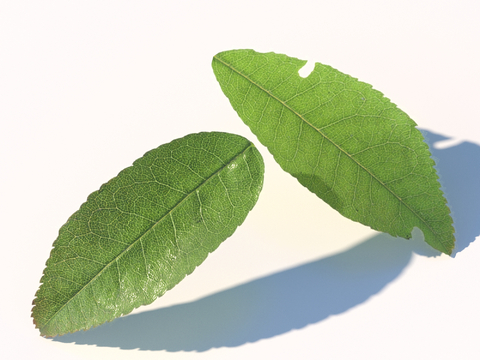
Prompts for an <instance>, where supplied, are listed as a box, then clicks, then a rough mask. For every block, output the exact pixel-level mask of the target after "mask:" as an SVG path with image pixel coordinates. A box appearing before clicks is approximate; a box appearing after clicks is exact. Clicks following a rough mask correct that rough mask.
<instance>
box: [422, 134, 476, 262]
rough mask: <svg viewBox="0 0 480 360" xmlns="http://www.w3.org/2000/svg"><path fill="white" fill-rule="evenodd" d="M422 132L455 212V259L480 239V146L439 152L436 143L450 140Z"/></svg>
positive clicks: (468, 144)
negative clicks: (477, 238) (476, 239)
mask: <svg viewBox="0 0 480 360" xmlns="http://www.w3.org/2000/svg"><path fill="white" fill-rule="evenodd" d="M421 131H422V134H423V135H424V137H425V140H426V142H427V143H428V144H429V146H430V151H431V153H432V156H433V158H434V160H435V162H436V163H437V166H436V168H437V171H438V174H439V176H440V183H441V184H442V190H443V191H444V193H445V197H446V199H447V202H448V206H449V208H450V210H451V212H452V218H453V225H454V227H455V240H456V241H455V249H454V250H453V253H452V256H453V257H455V255H456V254H457V253H459V252H460V251H462V250H464V249H465V248H466V247H468V245H470V243H472V242H473V241H474V240H475V238H476V237H477V236H479V235H480V146H478V145H477V144H474V143H471V142H468V141H464V142H462V143H460V144H458V145H456V146H452V147H448V148H445V149H436V148H435V143H436V142H438V141H443V140H447V139H449V138H448V137H446V136H443V135H439V134H435V133H433V132H430V131H428V130H421Z"/></svg>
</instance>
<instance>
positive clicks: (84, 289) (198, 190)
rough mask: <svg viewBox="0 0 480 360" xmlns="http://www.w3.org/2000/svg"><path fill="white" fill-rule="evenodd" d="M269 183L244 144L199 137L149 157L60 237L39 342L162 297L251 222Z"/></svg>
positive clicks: (38, 320) (38, 317) (97, 196)
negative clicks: (264, 185)
mask: <svg viewBox="0 0 480 360" xmlns="http://www.w3.org/2000/svg"><path fill="white" fill-rule="evenodd" d="M263 173H264V165H263V160H262V157H261V155H260V153H259V152H258V150H257V149H256V148H255V147H254V145H253V144H252V143H251V142H249V141H248V140H246V139H245V138H243V137H241V136H238V135H232V134H225V133H200V134H191V135H188V136H186V137H184V138H181V139H177V140H174V141H172V142H171V143H169V144H166V145H162V146H160V147H159V148H157V149H154V150H152V151H150V152H148V153H146V154H145V155H144V156H143V157H142V158H140V159H138V160H137V161H135V162H134V164H133V166H131V167H129V168H127V169H125V170H123V171H122V172H120V174H119V175H118V176H117V177H115V178H113V179H112V180H110V181H109V182H108V183H106V184H104V185H103V186H102V187H101V188H100V190H98V191H96V192H94V193H92V194H91V195H90V196H89V197H88V200H87V202H85V203H84V204H83V205H82V206H81V207H80V209H79V210H78V211H77V212H76V213H74V214H73V215H72V216H71V217H70V218H69V219H68V221H67V223H66V224H65V225H64V226H63V227H62V228H61V229H60V233H59V236H58V238H57V240H56V241H55V242H54V244H53V246H54V248H53V250H52V252H51V255H50V258H49V259H48V261H47V267H46V268H45V271H44V275H43V277H42V279H41V283H42V285H41V286H40V289H39V290H38V291H37V294H36V299H35V300H34V307H33V310H32V316H33V318H34V322H35V324H36V326H37V327H38V328H39V329H40V332H41V334H42V335H45V336H55V335H62V334H65V333H67V332H73V331H77V330H80V329H88V328H90V327H91V326H96V325H99V324H101V323H103V322H105V321H110V320H112V319H114V318H116V317H118V316H121V315H124V314H128V313H129V312H131V311H132V310H133V309H134V308H137V307H139V306H140V305H145V304H149V303H151V302H152V301H154V300H155V299H156V298H157V297H158V296H161V295H163V294H164V293H165V291H167V290H169V289H171V288H172V287H174V286H175V285H176V284H177V283H178V282H180V281H181V280H182V279H183V278H184V277H185V276H186V275H188V274H190V273H191V272H192V271H193V270H194V269H195V267H196V266H198V265H199V264H201V263H202V262H203V261H204V260H205V258H206V257H207V255H208V253H210V252H212V251H213V250H215V249H216V248H217V247H218V246H219V245H220V243H221V242H222V241H224V240H225V239H226V238H228V237H229V236H231V235H232V234H233V232H234V231H235V229H236V228H237V226H239V225H240V224H241V223H242V222H243V221H244V220H245V217H246V216H247V214H248V212H249V211H250V210H251V209H252V208H253V206H254V205H255V203H256V201H257V198H258V196H259V194H260V191H261V189H262V184H263Z"/></svg>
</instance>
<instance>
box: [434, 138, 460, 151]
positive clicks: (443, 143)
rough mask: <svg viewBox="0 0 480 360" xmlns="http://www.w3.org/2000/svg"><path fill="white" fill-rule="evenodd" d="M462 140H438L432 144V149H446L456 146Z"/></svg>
mask: <svg viewBox="0 0 480 360" xmlns="http://www.w3.org/2000/svg"><path fill="white" fill-rule="evenodd" d="M462 142H463V140H462V139H455V138H454V139H446V140H440V141H437V142H435V143H433V148H434V149H446V148H449V147H453V146H456V145H458V144H460V143H462Z"/></svg>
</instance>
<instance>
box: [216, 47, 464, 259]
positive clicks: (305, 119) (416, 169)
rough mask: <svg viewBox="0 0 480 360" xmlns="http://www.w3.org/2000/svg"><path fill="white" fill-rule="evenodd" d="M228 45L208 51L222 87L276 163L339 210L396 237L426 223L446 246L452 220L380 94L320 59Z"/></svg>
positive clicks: (422, 147) (415, 147) (424, 154)
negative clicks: (311, 64)
mask: <svg viewBox="0 0 480 360" xmlns="http://www.w3.org/2000/svg"><path fill="white" fill-rule="evenodd" d="M305 63H306V61H303V60H299V59H296V58H292V57H288V56H286V55H281V54H275V53H266V54H263V53H257V52H255V51H253V50H233V51H226V52H222V53H219V54H217V55H215V56H214V58H213V62H212V66H213V70H214V73H215V76H216V77H217V80H218V82H219V83H220V86H221V88H222V90H223V92H224V93H225V95H226V96H227V97H228V98H229V100H230V103H231V104H232V106H233V108H234V109H235V110H236V111H237V113H238V115H239V116H240V118H241V119H242V120H243V121H244V122H245V123H246V124H247V125H248V126H249V127H250V129H251V130H252V132H253V133H254V134H255V135H257V137H258V139H259V140H260V142H261V143H262V144H264V145H265V146H267V148H268V150H269V151H270V152H271V153H272V154H273V156H274V157H275V160H276V161H277V162H278V163H279V164H280V166H281V167H282V168H283V169H284V170H285V171H287V172H289V173H290V174H292V175H293V176H294V177H296V178H297V179H298V181H299V182H300V183H301V184H302V185H304V186H306V187H307V188H308V189H309V190H310V191H312V192H313V193H315V194H316V195H317V196H318V197H320V198H322V199H323V200H324V201H326V202H327V203H328V204H330V206H332V207H333V208H334V209H336V210H338V211H339V212H340V213H341V214H342V215H344V216H346V217H348V218H350V219H352V220H355V221H358V222H360V223H362V224H365V225H368V226H370V227H371V228H373V229H375V230H380V231H383V232H387V233H389V234H391V235H393V236H401V237H404V238H410V237H411V231H412V230H413V227H418V228H420V229H421V230H422V231H423V234H424V236H425V240H426V242H427V243H428V244H430V245H431V246H432V247H434V248H436V249H438V250H440V251H442V252H444V253H447V254H450V253H451V252H452V249H453V247H454V242H455V239H454V237H453V231H454V229H453V226H452V219H451V217H450V210H449V209H448V207H447V205H446V200H445V198H444V197H443V193H442V192H441V190H440V184H439V182H438V176H437V175H436V172H435V169H434V168H433V166H434V162H433V160H432V159H431V157H430V152H429V150H428V146H427V145H426V144H425V142H424V141H423V136H422V134H421V133H420V131H419V130H418V129H416V128H415V126H416V124H415V122H414V121H413V120H411V119H410V118H409V117H408V115H407V114H405V113H404V112H403V111H401V110H400V109H398V108H397V107H396V106H395V105H394V104H392V103H391V102H390V101H389V100H388V99H387V98H385V97H384V96H383V95H382V94H381V93H380V92H378V91H376V90H373V89H372V87H371V86H370V85H368V84H365V83H363V82H360V81H358V80H357V79H354V78H352V77H350V76H348V75H345V74H343V73H341V72H339V71H338V70H335V69H333V68H331V67H330V66H326V65H322V64H319V63H317V64H316V65H315V69H314V70H313V72H312V73H311V74H310V75H309V76H308V77H307V78H302V77H300V76H299V74H298V70H299V69H300V68H302V67H303V66H304V65H305Z"/></svg>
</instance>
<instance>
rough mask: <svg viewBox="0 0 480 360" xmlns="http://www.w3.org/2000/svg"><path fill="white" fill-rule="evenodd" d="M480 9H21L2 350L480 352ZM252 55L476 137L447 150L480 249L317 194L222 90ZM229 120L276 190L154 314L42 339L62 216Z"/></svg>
mask: <svg viewBox="0 0 480 360" xmlns="http://www.w3.org/2000/svg"><path fill="white" fill-rule="evenodd" d="M479 18H480V5H478V2H477V1H473V0H470V1H461V0H455V1H453V0H450V1H438V0H437V1H433V0H432V1H425V0H401V1H380V0H379V1H372V0H364V1H339V0H335V1H296V2H294V1H279V0H277V1H260V0H255V1H250V0H244V1H237V2H230V1H176V2H168V3H167V2H166V1H98V0H95V1H8V0H3V1H2V2H1V3H0V146H1V152H0V157H1V169H0V174H1V183H0V184H1V186H0V199H1V200H0V211H1V213H0V215H1V217H0V219H1V225H2V230H3V236H2V245H3V246H2V251H1V252H0V260H1V261H0V277H1V278H0V284H1V286H2V291H1V297H0V304H1V306H0V323H1V325H2V326H1V328H0V350H1V353H2V356H3V358H5V359H50V360H53V359H64V360H65V359H102V360H106V359H127V358H128V359H129V358H133V357H134V358H135V359H140V360H142V359H157V358H162V359H194V360H196V359H245V358H247V359H257V358H258V359H260V358H262V359H293V358H298V359H319V358H324V359H406V358H408V359H437V360H439V359H454V358H456V359H476V358H477V356H478V336H479V335H480V329H479V325H478V324H480V306H479V304H480V281H479V277H480V275H479V274H480V261H479V258H480V240H479V239H478V236H479V234H480V225H479V221H478V220H479V218H480V189H479V187H478V178H479V175H480V161H479V159H480V126H479V125H478V124H479V121H480V110H479V107H478V99H479V97H480V90H479V88H478V84H479V83H480V67H479V66H478V64H480V47H479V46H478V41H479V35H480V22H479V21H478V19H479ZM236 48H252V49H255V50H257V51H261V52H264V51H275V52H278V53H285V54H287V55H289V56H295V57H298V58H301V59H307V60H311V61H318V62H323V63H325V64H329V65H332V66H333V67H335V68H337V69H339V70H341V71H343V72H345V73H348V74H351V75H352V76H354V77H357V78H359V79H360V80H363V81H365V82H368V83H370V84H372V85H373V86H374V87H375V88H376V89H379V90H381V91H382V92H383V93H384V94H386V96H387V97H389V98H390V99H392V101H393V102H395V103H396V104H397V105H398V106H399V107H400V108H401V109H403V110H404V111H406V112H407V113H408V114H409V115H410V116H411V117H412V118H413V119H414V120H415V121H416V122H417V123H418V124H419V125H420V127H421V128H422V129H426V130H428V131H429V132H430V133H431V134H430V137H431V138H432V139H434V140H436V139H437V138H436V137H435V135H433V134H439V135H443V136H444V137H446V138H453V139H454V140H455V141H456V144H458V143H459V142H461V141H469V142H471V143H470V144H465V143H463V144H462V145H459V146H455V147H451V146H450V147H448V144H447V143H445V144H444V146H443V147H445V146H447V147H445V148H442V149H433V152H434V156H436V157H437V159H438V160H439V169H440V172H441V176H442V182H443V185H444V187H445V189H446V191H447V195H448V200H449V202H450V204H451V207H452V211H453V212H454V216H455V220H456V223H455V225H456V227H457V236H458V237H459V243H461V244H463V245H462V246H461V247H462V248H463V247H465V246H466V245H467V244H468V243H470V242H472V241H473V240H474V238H475V237H477V240H476V241H475V242H473V243H472V244H471V245H470V246H469V247H467V248H465V249H464V250H463V251H461V252H459V253H458V254H457V255H456V256H455V258H449V257H447V256H444V255H442V256H437V257H435V256H431V255H432V254H433V253H432V252H431V251H430V250H428V248H427V247H425V246H424V245H423V244H422V241H421V239H419V238H418V236H417V237H416V239H415V240H413V241H411V242H407V241H406V240H402V239H391V238H389V237H388V236H385V235H378V234H376V233H375V232H373V231H371V230H369V229H368V228H366V227H363V226H361V225H359V224H356V223H353V222H351V221H349V220H346V219H343V218H342V217H341V216H340V215H338V214H337V213H336V212H335V211H333V210H331V209H330V208H329V207H328V206H326V205H325V204H324V203H323V202H322V201H320V200H318V199H316V198H315V196H313V195H312V194H310V193H309V192H308V191H307V190H306V189H303V188H302V187H301V186H298V185H297V183H296V180H294V179H293V178H291V177H290V176H289V175H288V174H285V173H283V172H282V171H281V170H279V168H278V166H277V165H276V164H275V163H274V162H273V161H272V159H271V157H270V155H269V154H268V152H267V151H266V150H265V149H264V148H263V147H262V146H261V145H260V144H259V143H258V141H256V138H255V137H254V136H253V135H252V134H251V133H250V131H249V130H248V128H247V127H246V126H245V125H244V124H243V123H242V122H241V121H240V120H239V119H238V118H237V115H236V113H235V112H234V111H233V110H232V109H231V107H230V105H229V103H228V100H227V99H226V98H225V96H224V95H223V94H222V92H221V90H220V87H219V86H218V84H217V83H216V80H215V77H214V75H213V72H212V70H211V66H210V62H211V59H212V56H213V55H214V54H216V53H217V52H220V51H223V50H229V49H236ZM211 130H217V131H226V132H232V133H238V134H241V135H243V136H246V137H247V138H249V139H251V140H252V141H255V143H256V144H257V145H258V147H259V148H260V150H261V152H262V153H263V154H264V156H265V160H266V180H265V187H264V191H263V193H262V195H261V197H260V200H259V202H258V205H257V207H256V208H255V209H254V210H253V211H252V213H251V214H250V215H249V217H248V218H247V220H246V222H245V223H244V225H243V226H242V227H241V228H239V229H238V231H237V232H236V233H235V234H234V236H232V237H231V238H230V239H228V240H227V241H226V242H225V243H224V244H222V245H221V247H220V248H219V249H218V250H217V251H216V252H215V253H213V254H212V255H210V256H209V258H208V259H207V260H206V262H205V263H204V264H202V266H200V267H199V268H198V269H197V270H196V271H195V272H194V273H193V274H192V275H191V276H189V277H188V278H187V279H186V280H184V282H182V283H181V284H180V285H178V287H176V288H175V289H173V290H172V291H170V292H169V293H167V294H166V295H165V296H164V297H163V298H160V299H158V300H157V301H156V302H154V303H153V304H152V305H150V306H148V307H143V308H140V309H138V310H136V311H135V312H134V313H133V314H132V315H130V316H127V317H124V318H120V319H117V320H116V321H114V322H112V323H110V324H108V325H107V326H104V327H100V328H97V329H94V330H90V331H88V332H84V333H79V334H77V335H68V336H70V337H68V336H66V337H63V338H56V339H55V340H51V339H43V338H41V337H40V336H39V333H38V330H36V329H35V328H34V326H33V324H32V320H31V318H30V309H31V302H32V300H33V298H34V294H35V291H36V290H37V288H38V285H39V279H40V276H41V274H42V271H43V268H44V264H45V261H46V259H47V258H48V256H49V252H50V249H51V244H52V243H53V241H54V239H55V238H56V236H57V232H58V229H59V228H60V226H61V225H62V224H63V223H64V222H65V221H66V220H67V218H68V217H69V216H70V215H71V214H72V213H73V212H74V211H75V210H77V209H78V207H79V206H80V204H81V203H83V202H84V201H85V199H86V197H87V195H88V194H89V193H91V192H92V191H94V190H95V189H97V188H98V187H99V186H100V185H101V184H102V183H104V182H106V181H107V180H108V179H110V178H112V177H113V176H115V175H116V174H117V173H118V172H119V171H120V170H121V169H123V168H125V167H127V166H129V165H130V164H131V163H132V161H133V160H135V159H136V158H138V157H140V156H142V155H143V154H144V153H145V152H146V151H148V150H150V149H152V148H154V147H157V146H159V145H160V144H163V143H166V142H169V141H171V140H172V139H174V138H178V137H181V136H184V135H186V134H187V133H191V132H199V131H211ZM450 145H451V144H450ZM417 235H418V234H417ZM420 237H421V236H420ZM57 340H58V341H57ZM74 342H78V343H84V344H83V345H79V344H75V343H74ZM122 348H123V349H122ZM138 348H139V349H138ZM3 354H7V356H4V355H3Z"/></svg>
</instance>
